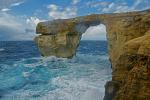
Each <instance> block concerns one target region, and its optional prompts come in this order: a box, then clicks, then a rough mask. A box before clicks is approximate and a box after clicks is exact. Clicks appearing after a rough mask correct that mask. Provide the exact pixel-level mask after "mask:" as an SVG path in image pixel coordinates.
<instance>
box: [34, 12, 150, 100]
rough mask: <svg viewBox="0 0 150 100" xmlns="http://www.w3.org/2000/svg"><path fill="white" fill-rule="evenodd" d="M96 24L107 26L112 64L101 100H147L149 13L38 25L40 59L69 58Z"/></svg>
mask: <svg viewBox="0 0 150 100" xmlns="http://www.w3.org/2000/svg"><path fill="white" fill-rule="evenodd" d="M99 24H104V25H105V26H106V31H107V40H108V50H109V58H110V61H111V64H112V81H110V82H108V83H107V84H106V91H105V97H104V100H111V99H112V100H150V77H149V76H150V10H145V11H137V12H128V13H120V14H119V13H118V14H92V15H87V16H81V17H76V18H71V19H58V20H53V21H47V22H40V23H39V24H38V25H37V29H36V31H37V34H40V35H39V36H37V37H36V38H35V42H36V44H37V45H38V47H39V51H40V52H41V54H42V55H43V56H51V55H54V56H57V57H66V58H71V57H73V56H74V55H75V53H76V49H77V47H78V45H79V43H80V39H81V37H82V34H83V33H84V32H85V31H86V30H87V28H89V27H90V26H95V25H99Z"/></svg>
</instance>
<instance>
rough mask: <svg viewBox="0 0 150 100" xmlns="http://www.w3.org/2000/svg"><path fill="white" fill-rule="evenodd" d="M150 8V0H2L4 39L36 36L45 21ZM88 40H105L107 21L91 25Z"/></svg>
mask: <svg viewBox="0 0 150 100" xmlns="http://www.w3.org/2000/svg"><path fill="white" fill-rule="evenodd" d="M148 8H150V0H0V41H12V40H33V39H34V37H35V36H36V32H35V28H36V25H37V23H39V22H41V21H47V20H54V19H67V18H73V17H76V16H83V15H89V14H94V13H97V14H102V13H120V12H128V11H137V10H144V9H148ZM82 39H84V40H105V39H106V28H105V26H104V25H97V26H94V27H90V28H88V29H87V31H86V32H85V33H84V34H83V38H82Z"/></svg>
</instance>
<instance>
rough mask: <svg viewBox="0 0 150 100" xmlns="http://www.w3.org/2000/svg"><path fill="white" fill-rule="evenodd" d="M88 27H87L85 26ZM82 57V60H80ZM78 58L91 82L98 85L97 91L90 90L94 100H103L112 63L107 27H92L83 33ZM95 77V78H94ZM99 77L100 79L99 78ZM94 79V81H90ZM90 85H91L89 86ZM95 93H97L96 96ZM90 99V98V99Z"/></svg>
mask: <svg viewBox="0 0 150 100" xmlns="http://www.w3.org/2000/svg"><path fill="white" fill-rule="evenodd" d="M83 26H86V25H83ZM80 57H82V59H81V58H80ZM77 58H78V59H79V60H80V62H82V61H84V62H82V64H83V65H84V67H83V68H82V70H84V68H85V69H86V70H87V71H88V72H85V73H88V75H89V80H90V81H89V82H91V83H92V84H95V85H96V84H98V85H97V86H96V89H94V88H91V89H92V90H90V89H89V90H88V91H89V92H88V93H89V94H88V95H91V97H93V98H92V100H97V99H96V98H99V99H100V100H102V99H103V98H104V95H105V88H104V86H105V84H106V82H108V81H110V80H111V72H112V69H111V63H110V61H109V57H108V51H107V37H106V27H105V25H104V24H96V25H91V26H90V27H88V28H86V30H85V32H83V33H82V37H81V41H80V44H79V47H78V50H77ZM92 76H94V77H92ZM97 76H98V77H97ZM91 77H92V79H93V80H95V81H91V80H92V79H90V78H91ZM88 85H89V84H88ZM94 93H97V95H96V94H94ZM88 98H90V97H88Z"/></svg>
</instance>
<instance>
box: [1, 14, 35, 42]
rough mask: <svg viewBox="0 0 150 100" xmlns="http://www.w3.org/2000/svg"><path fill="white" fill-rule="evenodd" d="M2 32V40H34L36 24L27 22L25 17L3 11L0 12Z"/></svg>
mask: <svg viewBox="0 0 150 100" xmlns="http://www.w3.org/2000/svg"><path fill="white" fill-rule="evenodd" d="M35 22H36V21H35ZM0 33H1V34H0V40H32V39H33V38H34V37H35V26H34V25H32V23H27V22H26V20H25V18H24V19H21V17H19V16H18V17H16V16H13V15H11V14H8V13H6V12H3V13H0Z"/></svg>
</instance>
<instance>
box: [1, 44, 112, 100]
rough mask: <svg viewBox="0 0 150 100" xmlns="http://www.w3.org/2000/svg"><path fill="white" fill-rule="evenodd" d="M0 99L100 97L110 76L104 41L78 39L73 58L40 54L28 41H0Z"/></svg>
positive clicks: (78, 99)
mask: <svg viewBox="0 0 150 100" xmlns="http://www.w3.org/2000/svg"><path fill="white" fill-rule="evenodd" d="M0 58H1V59H0V99H1V100H102V98H103V96H104V85H105V83H106V81H108V80H110V79H111V68H110V63H109V61H108V55H107V43H106V42H105V41H82V42H81V44H80V47H79V48H78V50H77V55H76V56H75V57H74V58H73V59H65V58H56V57H54V56H52V57H47V58H44V57H41V56H40V55H39V52H38V50H37V48H36V46H35V44H34V43H33V42H32V41H24V42H0Z"/></svg>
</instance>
